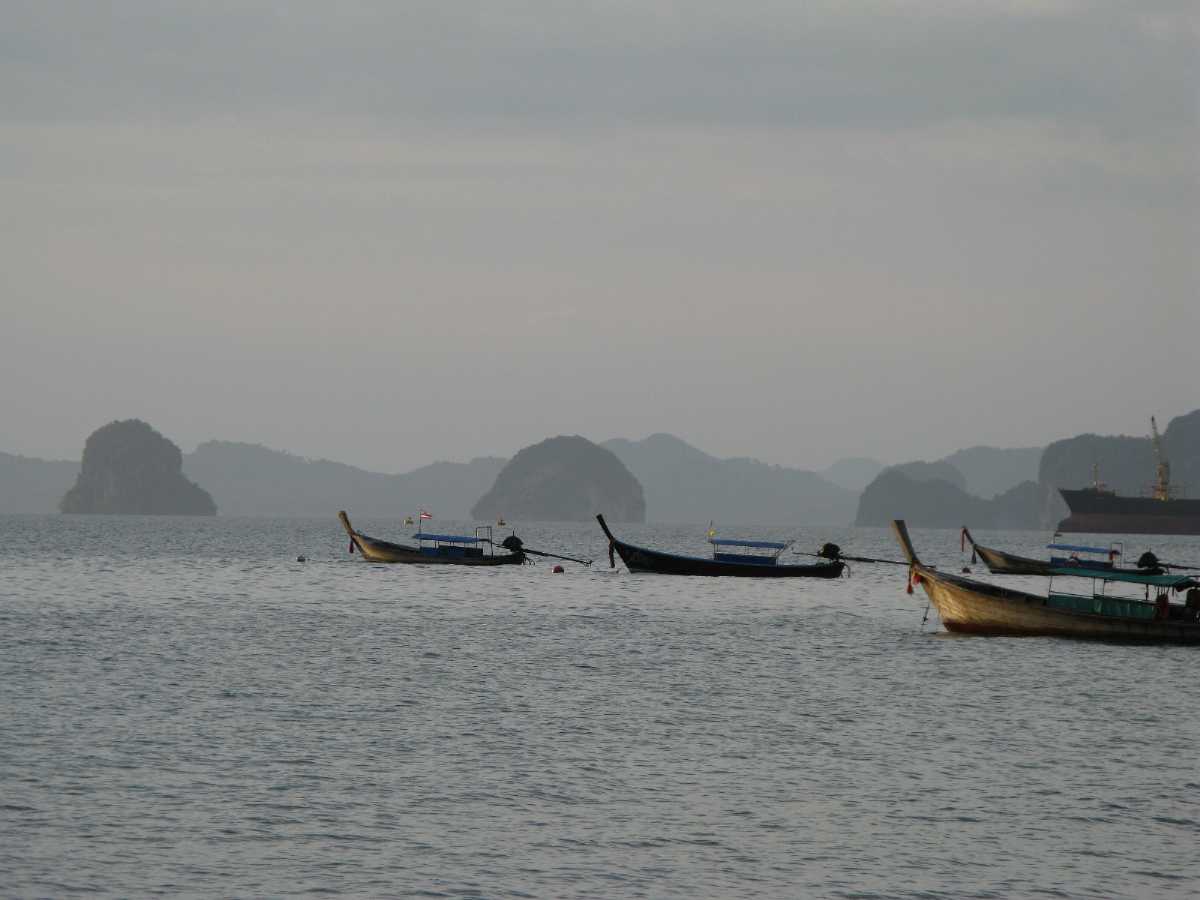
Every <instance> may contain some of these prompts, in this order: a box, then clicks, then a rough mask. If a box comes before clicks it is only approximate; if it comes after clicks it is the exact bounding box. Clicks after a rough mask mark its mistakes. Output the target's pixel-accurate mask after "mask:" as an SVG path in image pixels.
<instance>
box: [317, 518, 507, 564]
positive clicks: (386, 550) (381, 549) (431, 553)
mask: <svg viewBox="0 0 1200 900" xmlns="http://www.w3.org/2000/svg"><path fill="white" fill-rule="evenodd" d="M338 520H339V521H340V522H341V523H342V527H343V528H344V529H346V534H348V535H349V536H350V552H351V553H353V552H354V550H355V548H357V549H358V552H359V553H360V554H362V558H363V559H365V560H368V561H370V562H380V563H408V564H410V565H421V566H431V565H449V566H519V565H521V564H522V563H524V562H525V553H524V552H523V551H521V550H519V549H518V550H516V551H515V552H513V553H500V554H497V553H496V552H495V549H494V548H495V545H494V544H493V543H492V540H491V537H490V534H491V528H490V527H485V528H484V529H476V532H479V531H481V530H486V531H487V532H488V535H489V536H488V537H486V538H485V537H482V536H480V535H479V534H478V533H477V534H476V535H475V536H474V537H467V536H465V535H453V534H425V533H418V534H414V535H413V537H414V538H416V539H417V542H418V543H417V545H416V546H413V545H411V544H393V543H391V542H390V541H381V540H378V539H377V538H373V537H368V536H367V535H365V534H363V533H362V532H360V531H356V530H355V529H354V526H353V525H351V524H350V518H349V517H348V516H347V515H346V513H345V511H342V512H339V513H338ZM481 544H488V545H489V552H487V553H485V552H484V550H483V547H481V546H480V545H481ZM518 546H519V545H518Z"/></svg>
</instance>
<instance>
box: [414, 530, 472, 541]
mask: <svg viewBox="0 0 1200 900" xmlns="http://www.w3.org/2000/svg"><path fill="white" fill-rule="evenodd" d="M413 537H415V538H416V539H417V540H419V541H441V542H442V543H443V544H478V543H479V538H477V537H467V536H466V535H463V534H430V533H429V532H428V531H418V532H417V533H416V534H414V535H413Z"/></svg>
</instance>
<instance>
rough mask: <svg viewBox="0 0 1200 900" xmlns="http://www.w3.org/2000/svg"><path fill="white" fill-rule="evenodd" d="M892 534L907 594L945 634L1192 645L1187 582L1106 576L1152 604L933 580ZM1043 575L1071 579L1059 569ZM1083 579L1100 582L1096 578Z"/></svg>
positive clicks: (1191, 594)
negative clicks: (1177, 599)
mask: <svg viewBox="0 0 1200 900" xmlns="http://www.w3.org/2000/svg"><path fill="white" fill-rule="evenodd" d="M892 531H893V533H894V534H895V536H896V541H897V543H898V544H899V545H900V550H901V552H902V553H903V554H904V557H905V559H906V560H907V561H908V564H909V569H910V572H909V578H910V582H909V584H910V588H911V587H912V586H913V585H918V584H919V585H920V586H921V587H922V588H923V589H924V590H925V593H926V595H927V596H928V597H929V602H930V603H931V604H932V605H933V606H934V607H935V608H936V609H937V611H938V615H939V616H940V617H941V620H942V624H943V625H944V626H945V627H946V630H947V631H956V632H965V633H968V634H986V635H1012V636H1034V635H1049V636H1057V637H1072V638H1087V639H1092V640H1110V641H1140V642H1152V643H1179V644H1200V621H1198V618H1200V588H1198V587H1196V584H1197V583H1196V582H1194V581H1192V580H1190V579H1187V578H1174V579H1173V578H1172V576H1154V575H1141V576H1139V575H1136V574H1122V573H1115V572H1114V573H1107V580H1112V581H1125V582H1127V583H1134V584H1144V585H1146V586H1147V590H1148V589H1149V587H1151V586H1154V587H1155V588H1156V590H1161V591H1162V592H1161V593H1159V594H1158V596H1157V597H1156V598H1155V601H1154V602H1143V601H1140V600H1135V599H1129V598H1119V597H1107V596H1104V595H1102V594H1101V595H1094V594H1093V596H1090V597H1088V596H1078V595H1073V594H1054V593H1052V592H1048V593H1047V595H1046V596H1042V595H1039V594H1032V593H1028V592H1026V591H1018V590H1013V589H1011V588H1007V587H1001V586H999V585H994V584H989V583H988V582H983V581H975V580H973V579H970V578H963V577H962V576H959V575H952V574H950V573H948V572H939V571H938V570H937V569H936V568H934V567H932V566H928V565H925V564H924V563H922V562H921V559H920V557H919V556H918V555H917V551H916V548H914V547H913V543H912V538H911V536H910V535H909V533H908V526H907V525H906V524H905V523H904V521H903V520H900V519H897V520H895V521H893V522H892ZM1051 574H1052V575H1055V576H1057V575H1061V576H1067V575H1075V576H1078V573H1071V572H1067V571H1064V570H1061V569H1057V570H1054V571H1053V572H1052V573H1051ZM1084 577H1085V578H1094V580H1096V581H1102V580H1104V575H1103V574H1102V573H1098V572H1089V573H1086V574H1085V575H1084ZM1169 590H1175V591H1180V590H1187V591H1188V595H1187V596H1188V600H1187V603H1186V604H1173V603H1171V602H1170V599H1169V593H1168V592H1169Z"/></svg>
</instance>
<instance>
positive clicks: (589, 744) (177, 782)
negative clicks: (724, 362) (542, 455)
mask: <svg viewBox="0 0 1200 900" xmlns="http://www.w3.org/2000/svg"><path fill="white" fill-rule="evenodd" d="M355 524H356V525H358V526H359V527H360V528H361V529H362V530H363V531H364V532H366V533H368V534H372V535H375V536H377V537H381V538H391V539H399V538H403V537H404V536H406V535H407V533H408V532H409V531H411V529H403V528H401V526H400V525H399V523H398V522H396V521H391V522H374V521H372V522H367V521H364V522H356V523H355ZM461 527H465V526H456V525H453V524H447V523H439V528H438V530H454V529H455V528H461ZM615 527H616V528H617V531H618V534H620V535H621V536H622V537H627V538H628V539H629V540H631V541H634V542H640V543H645V544H648V545H652V546H658V547H663V548H668V549H674V550H676V551H680V552H695V553H703V552H704V547H705V545H704V543H703V536H704V530H705V527H706V523H699V524H697V525H693V526H653V525H651V526H637V527H633V526H615ZM517 529H518V533H519V534H520V535H521V537H522V538H523V539H524V540H525V542H526V545H527V546H530V547H534V548H538V549H544V550H549V551H552V552H561V553H566V554H570V555H586V556H590V557H593V558H595V559H596V563H595V565H593V566H591V567H590V568H589V567H583V566H580V565H576V564H572V563H564V564H563V565H564V567H565V568H566V571H565V572H564V573H563V574H554V573H553V572H552V569H551V565H552V564H553V562H554V561H553V560H539V561H538V564H537V565H535V566H528V567H502V568H497V569H492V570H484V569H463V568H455V567H445V568H442V567H438V568H415V567H406V566H390V567H389V566H380V565H372V564H369V563H366V562H364V561H362V560H361V559H360V558H359V557H358V556H351V555H349V554H347V553H346V540H345V535H344V533H343V532H342V531H341V529H340V528H339V526H338V524H337V522H336V520H334V519H333V518H332V516H331V517H330V518H329V519H328V520H320V521H316V520H255V519H222V518H215V519H174V518H140V517H121V518H117V517H66V516H54V517H27V516H9V517H0V895H3V896H6V897H9V896H11V897H39V896H52V897H58V896H68V895H87V896H149V895H155V894H168V895H172V896H296V895H310V894H326V895H333V896H379V897H384V896H388V897H391V896H395V897H409V896H421V897H497V898H498V897H546V898H558V897H652V898H658V897H947V898H950V897H953V898H963V897H1014V896H1051V897H1068V898H1077V897H1079V898H1081V897H1167V896H1180V897H1183V896H1196V895H1197V893H1198V892H1200V771H1198V764H1197V754H1198V750H1200V746H1198V745H1200V688H1198V687H1197V676H1196V672H1197V670H1198V668H1200V649H1196V648H1181V647H1138V646H1125V645H1113V644H1091V643H1082V642H1073V641H1067V640H1058V639H1046V638H1025V639H1009V638H979V637H956V636H951V635H947V634H945V633H944V632H943V631H941V630H940V628H939V627H938V622H937V618H936V613H932V612H931V613H929V618H928V620H927V621H924V622H923V618H924V616H925V614H926V611H927V607H926V601H925V598H924V596H923V594H922V593H921V592H920V591H918V592H917V593H916V594H914V595H911V596H910V595H908V594H906V593H905V590H904V588H905V575H906V571H905V569H904V568H903V567H900V566H886V565H865V564H854V565H852V567H851V572H850V575H849V577H847V578H843V579H839V580H834V581H823V580H780V581H776V580H743V579H701V578H677V577H666V576H652V575H631V574H629V573H628V572H626V571H624V570H623V569H620V568H618V569H616V570H612V569H610V568H609V566H608V560H607V556H606V553H605V549H606V547H605V543H604V540H603V538H602V536H601V534H600V531H599V529H598V528H597V527H595V526H594V525H589V524H572V525H557V524H556V525H548V524H540V525H539V524H529V525H525V524H523V523H518V524H517ZM739 533H740V536H749V537H762V538H781V537H795V538H797V539H798V546H799V547H801V548H803V549H806V550H815V549H816V547H818V546H819V545H820V544H821V543H823V542H824V541H826V540H834V541H836V542H838V543H839V544H841V545H842V547H843V549H844V551H845V552H847V553H854V554H858V555H864V556H879V557H887V558H892V559H897V558H899V552H898V550H897V549H896V547H895V546H894V544H893V542H892V540H891V537H890V535H889V533H888V532H886V531H885V530H882V529H840V530H839V529H827V528H816V527H810V528H790V529H788V528H767V527H763V528H757V529H754V528H746V529H740V530H739ZM730 536H733V535H732V534H731V535H730ZM976 536H977V537H978V538H980V539H981V540H984V542H985V543H986V542H989V541H990V543H991V544H992V545H995V546H1000V547H1003V548H1005V549H1009V550H1012V551H1014V552H1018V553H1025V554H1027V555H1034V556H1037V555H1042V553H1043V551H1042V550H1041V545H1043V544H1044V543H1045V537H1046V536H1045V535H1044V534H1035V533H1017V532H1009V533H1000V534H994V535H991V534H984V533H980V534H978V535H976ZM914 539H915V541H916V543H917V545H918V549H919V550H921V552H922V554H923V556H924V557H925V558H926V560H927V561H930V562H934V563H937V564H939V565H943V566H946V567H951V568H952V569H954V570H957V569H958V568H960V567H961V565H962V563H963V561H964V560H963V557H962V555H961V553H960V550H959V541H958V536H957V534H955V533H953V532H948V531H920V530H917V531H915V532H914ZM1138 541H1141V543H1138ZM1143 543H1144V544H1145V546H1143ZM1105 544H1107V541H1105ZM1135 544H1136V546H1135ZM1197 545H1198V542H1197V541H1196V540H1195V539H1185V538H1174V539H1165V538H1145V539H1131V542H1130V543H1129V550H1130V552H1131V553H1134V552H1137V553H1140V551H1141V550H1142V549H1147V548H1152V549H1154V550H1155V551H1156V552H1158V553H1159V555H1160V556H1161V557H1163V558H1171V557H1172V556H1187V557H1188V559H1187V560H1181V561H1189V560H1191V561H1195V560H1196V558H1197V557H1200V552H1198V550H1197ZM300 556H303V557H305V558H306V560H307V561H305V562H298V561H297V558H298V557H300ZM787 558H788V554H785V559H787ZM791 560H792V561H811V560H809V559H807V558H805V557H796V556H793V557H791ZM976 572H977V573H978V572H979V568H978V567H977V569H976ZM984 577H986V576H984ZM1028 581H1029V583H1030V584H1031V585H1032V586H1034V587H1044V584H1041V585H1039V584H1038V580H1037V579H1031V580H1028ZM1016 583H1024V582H1022V581H1018V582H1016Z"/></svg>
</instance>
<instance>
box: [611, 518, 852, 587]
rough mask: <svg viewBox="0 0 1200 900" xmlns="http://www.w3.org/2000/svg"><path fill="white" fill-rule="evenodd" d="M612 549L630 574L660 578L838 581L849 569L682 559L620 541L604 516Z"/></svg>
mask: <svg viewBox="0 0 1200 900" xmlns="http://www.w3.org/2000/svg"><path fill="white" fill-rule="evenodd" d="M596 519H597V520H598V521H599V522H600V527H601V528H603V529H604V534H605V535H606V536H607V537H608V541H609V548H610V549H611V550H612V551H613V552H615V553H616V554H617V555H618V556H620V557H621V562H623V563H625V567H626V568H628V569H629V571H630V572H651V573H654V574H656V575H701V576H708V577H717V576H732V577H737V578H837V577H838V576H839V575H841V574H842V570H843V569H845V567H846V566H845V563H842V562H830V563H814V564H810V565H801V566H779V565H763V564H761V563H737V562H725V561H723V560H716V559H705V558H704V557H700V556H680V555H678V554H674V553H663V552H662V551H661V550H651V549H649V548H647V547H639V546H637V545H636V544H627V543H625V542H624V541H619V540H617V539H616V538H615V537H614V536H613V534H612V532H611V531H609V530H608V524H607V523H606V522H605V521H604V517H603V516H596Z"/></svg>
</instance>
